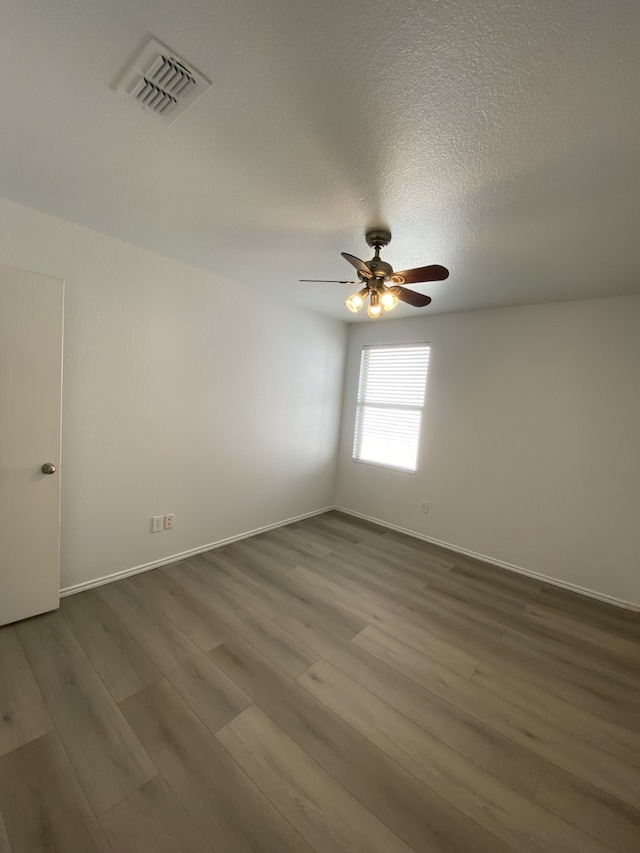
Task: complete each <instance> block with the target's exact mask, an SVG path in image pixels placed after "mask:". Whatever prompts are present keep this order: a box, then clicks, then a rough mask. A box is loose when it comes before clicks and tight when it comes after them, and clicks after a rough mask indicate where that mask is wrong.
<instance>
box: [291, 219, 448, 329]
mask: <svg viewBox="0 0 640 853" xmlns="http://www.w3.org/2000/svg"><path fill="white" fill-rule="evenodd" d="M365 239H366V241H367V244H368V245H369V246H371V247H372V248H373V249H374V250H375V254H374V256H373V258H371V260H370V261H361V260H360V258H356V257H355V256H354V255H350V254H349V253H348V252H341V255H342V257H343V258H344V259H345V261H348V262H349V263H350V264H351V265H352V266H353V267H355V269H356V271H357V273H358V281H334V280H331V279H317V278H301V279H300V281H318V282H328V283H331V284H362V285H363V287H362V289H361V290H359V291H358V292H357V293H352V294H351V296H350V297H349V298H348V299H347V301H346V303H345V304H346V306H347V308H348V309H349V310H350V311H353V313H354V314H355V313H356V312H357V311H359V310H360V309H361V308H362V306H363V305H364V303H365V301H366V299H367V297H368V298H369V305H368V306H367V315H368V316H369V317H371V318H373V319H375V318H377V317H381V316H382V314H383V312H384V311H391V310H392V309H393V308H395V307H396V305H397V304H398V300H400V301H401V302H406V303H407V304H408V305H413V306H414V308H423V307H424V306H425V305H428V304H429V303H430V302H431V297H429V296H423V294H422V293H416V291H415V290H409V289H408V288H406V287H404V285H405V284H418V283H419V282H423V281H444V279H445V278H448V276H449V270H448V269H447V268H446V267H442V266H440V264H431V266H428V267H416V268H415V269H412V270H402V271H401V272H394V271H393V267H392V266H391V264H388V263H386V261H383V260H381V259H380V249H382V248H383V247H384V246H388V245H389V243H390V241H391V232H390V231H389V230H388V229H386V228H371V229H369V231H367V232H366V234H365Z"/></svg>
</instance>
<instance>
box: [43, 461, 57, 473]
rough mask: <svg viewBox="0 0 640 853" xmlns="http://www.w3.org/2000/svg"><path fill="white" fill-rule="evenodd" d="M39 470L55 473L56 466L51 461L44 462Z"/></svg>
mask: <svg viewBox="0 0 640 853" xmlns="http://www.w3.org/2000/svg"><path fill="white" fill-rule="evenodd" d="M40 470H41V471H42V473H43V474H55V472H56V466H55V465H54V464H53V463H52V462H45V463H44V465H43V466H42V468H41V469H40Z"/></svg>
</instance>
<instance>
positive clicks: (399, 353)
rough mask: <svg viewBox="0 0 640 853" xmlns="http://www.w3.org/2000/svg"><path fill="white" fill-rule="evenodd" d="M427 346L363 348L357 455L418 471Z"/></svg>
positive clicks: (355, 439)
mask: <svg viewBox="0 0 640 853" xmlns="http://www.w3.org/2000/svg"><path fill="white" fill-rule="evenodd" d="M429 351H430V347H429V346H428V344H407V345H405V346H402V345H394V346H376V347H363V349H362V360H361V362H360V382H359V384H358V405H357V408H356V430H355V435H354V437H353V459H354V460H355V461H357V462H373V463H374V464H377V465H384V466H385V467H388V468H399V469H401V470H403V471H415V470H416V467H417V461H418V441H419V439H420V426H421V423H422V409H423V408H424V397H425V391H426V384H427V369H428V367H429Z"/></svg>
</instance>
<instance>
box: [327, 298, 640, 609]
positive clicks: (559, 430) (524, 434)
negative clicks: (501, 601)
mask: <svg viewBox="0 0 640 853" xmlns="http://www.w3.org/2000/svg"><path fill="white" fill-rule="evenodd" d="M408 341H430V342H431V345H432V351H431V365H430V374H429V380H428V389H427V403H426V411H425V417H424V422H423V430H422V441H421V448H420V459H419V463H418V465H419V467H418V472H417V474H416V475H411V474H405V473H399V472H394V471H390V470H385V469H381V468H376V467H373V466H369V465H365V464H362V463H355V462H353V461H352V460H351V447H352V441H353V426H354V410H355V401H356V393H357V381H358V371H359V360H360V351H361V347H362V346H363V344H379V343H394V342H408ZM344 401H345V402H344V417H343V431H342V441H341V450H340V459H339V470H338V486H337V500H336V503H337V505H338V506H342V507H344V508H346V509H350V510H353V511H356V512H358V513H361V514H363V515H366V516H369V517H372V518H376V519H380V520H383V521H385V522H388V523H390V524H394V525H398V526H400V527H404V528H407V529H409V530H411V531H414V532H416V533H419V534H421V535H424V536H428V537H432V538H434V539H437V540H440V541H442V542H445V543H448V544H451V545H454V546H457V547H460V548H464V549H468V550H470V551H473V552H475V553H478V554H481V555H484V556H487V557H490V558H492V559H494V560H500V561H504V562H506V563H509V564H512V565H515V566H518V567H520V568H524V569H526V570H527V571H530V572H536V573H540V574H543V575H547V576H551V577H553V578H555V579H558V580H560V581H562V582H564V583H566V584H573V585H575V586H578V587H582V588H586V589H590V590H592V591H595V592H598V593H601V594H603V595H607V596H611V597H614V598H617V599H621V600H623V601H626V602H632V603H636V604H640V296H630V297H620V298H615V299H600V300H588V301H581V302H567V303H561V304H554V305H538V306H532V307H524V308H503V309H495V310H486V311H474V312H466V313H458V314H442V315H434V316H431V317H428V318H419V319H416V320H397V321H393V320H390V319H387V318H385V319H384V320H381V321H379V322H378V323H366V324H359V325H354V326H352V327H351V331H350V340H349V353H348V361H347V380H346V385H345V397H344ZM423 498H424V499H427V500H428V501H429V502H430V507H429V512H428V514H427V515H424V514H422V513H420V511H419V503H420V500H421V499H423Z"/></svg>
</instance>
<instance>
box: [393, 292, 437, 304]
mask: <svg viewBox="0 0 640 853" xmlns="http://www.w3.org/2000/svg"><path fill="white" fill-rule="evenodd" d="M393 292H394V293H395V295H396V296H397V297H398V299H400V300H401V301H402V302H406V303H407V305H413V307H414V308H424V306H425V305H428V304H429V303H430V302H431V297H430V296H424V295H423V294H422V293H416V292H415V290H407V288H406V287H396V288H394V289H393Z"/></svg>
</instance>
